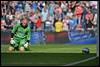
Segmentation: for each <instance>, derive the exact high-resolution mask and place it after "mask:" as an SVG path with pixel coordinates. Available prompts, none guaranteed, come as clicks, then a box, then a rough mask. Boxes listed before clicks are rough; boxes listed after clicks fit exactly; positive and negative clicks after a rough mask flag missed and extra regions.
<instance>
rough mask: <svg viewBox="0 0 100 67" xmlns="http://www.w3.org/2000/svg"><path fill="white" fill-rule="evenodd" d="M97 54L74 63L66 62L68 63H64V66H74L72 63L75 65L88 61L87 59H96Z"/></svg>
mask: <svg viewBox="0 0 100 67" xmlns="http://www.w3.org/2000/svg"><path fill="white" fill-rule="evenodd" d="M96 57H97V56H95V57H90V58H88V59H84V60H81V61H76V62H72V63H69V64H66V65H63V66H72V65H75V64H79V63H82V62H86V61H89V60H93V59H95V58H96Z"/></svg>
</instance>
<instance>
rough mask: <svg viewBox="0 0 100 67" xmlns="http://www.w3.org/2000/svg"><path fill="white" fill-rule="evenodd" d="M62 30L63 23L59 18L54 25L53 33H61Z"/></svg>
mask: <svg viewBox="0 0 100 67" xmlns="http://www.w3.org/2000/svg"><path fill="white" fill-rule="evenodd" d="M62 29H63V22H62V21H61V18H59V19H58V21H57V22H56V23H55V31H56V32H61V31H62Z"/></svg>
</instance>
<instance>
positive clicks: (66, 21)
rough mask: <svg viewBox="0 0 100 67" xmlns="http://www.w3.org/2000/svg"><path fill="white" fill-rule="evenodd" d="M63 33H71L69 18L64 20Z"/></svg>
mask: <svg viewBox="0 0 100 67" xmlns="http://www.w3.org/2000/svg"><path fill="white" fill-rule="evenodd" d="M63 31H69V20H68V17H67V16H65V17H64V19H63Z"/></svg>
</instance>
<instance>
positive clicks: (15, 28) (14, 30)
mask: <svg viewBox="0 0 100 67" xmlns="http://www.w3.org/2000/svg"><path fill="white" fill-rule="evenodd" d="M18 26H19V23H17V24H16V25H15V27H13V29H12V33H13V34H15V33H16V32H17V29H18Z"/></svg>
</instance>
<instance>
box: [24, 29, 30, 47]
mask: <svg viewBox="0 0 100 67" xmlns="http://www.w3.org/2000/svg"><path fill="white" fill-rule="evenodd" d="M30 32H31V31H30V27H28V28H27V32H26V33H27V34H26V40H27V41H26V43H25V44H24V47H25V48H27V47H28V44H29V40H30Z"/></svg>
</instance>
